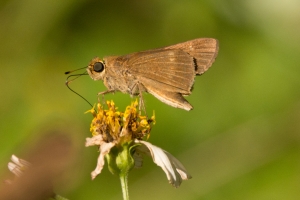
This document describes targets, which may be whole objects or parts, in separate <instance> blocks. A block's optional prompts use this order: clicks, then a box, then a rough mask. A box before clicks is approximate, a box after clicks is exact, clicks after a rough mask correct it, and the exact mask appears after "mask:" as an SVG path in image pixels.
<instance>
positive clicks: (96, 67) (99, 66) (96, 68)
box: [94, 62, 104, 72]
mask: <svg viewBox="0 0 300 200" xmlns="http://www.w3.org/2000/svg"><path fill="white" fill-rule="evenodd" d="M103 70H104V66H103V63H101V62H96V63H95V64H94V71H95V72H102V71H103Z"/></svg>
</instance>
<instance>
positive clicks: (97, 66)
mask: <svg viewBox="0 0 300 200" xmlns="http://www.w3.org/2000/svg"><path fill="white" fill-rule="evenodd" d="M87 72H88V74H89V75H90V77H91V78H92V79H93V80H95V81H97V80H103V77H104V74H105V63H104V61H103V60H101V59H100V58H98V57H95V58H93V59H92V60H91V62H90V63H89V65H88V67H87Z"/></svg>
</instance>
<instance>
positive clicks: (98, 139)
mask: <svg viewBox="0 0 300 200" xmlns="http://www.w3.org/2000/svg"><path fill="white" fill-rule="evenodd" d="M103 143H105V142H104V140H103V137H102V135H96V136H93V137H92V138H86V142H85V146H86V147H88V146H95V145H102V144H103Z"/></svg>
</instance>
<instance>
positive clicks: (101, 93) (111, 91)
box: [97, 90, 115, 105]
mask: <svg viewBox="0 0 300 200" xmlns="http://www.w3.org/2000/svg"><path fill="white" fill-rule="evenodd" d="M114 92H115V90H106V91H103V92H99V93H98V94H97V96H98V102H100V99H99V96H102V105H104V104H105V99H104V95H105V94H109V93H114Z"/></svg>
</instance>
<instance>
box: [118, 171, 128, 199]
mask: <svg viewBox="0 0 300 200" xmlns="http://www.w3.org/2000/svg"><path fill="white" fill-rule="evenodd" d="M120 180H121V187H122V193H123V200H129V193H128V173H126V174H120Z"/></svg>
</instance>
